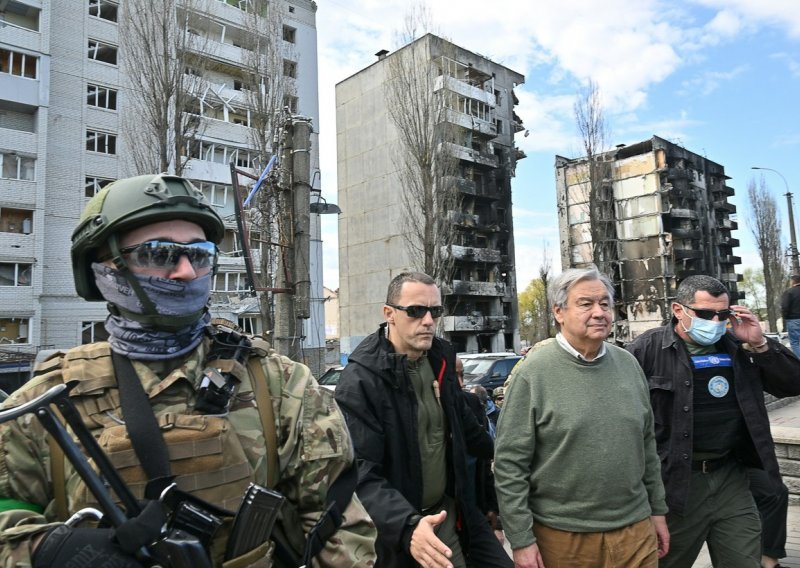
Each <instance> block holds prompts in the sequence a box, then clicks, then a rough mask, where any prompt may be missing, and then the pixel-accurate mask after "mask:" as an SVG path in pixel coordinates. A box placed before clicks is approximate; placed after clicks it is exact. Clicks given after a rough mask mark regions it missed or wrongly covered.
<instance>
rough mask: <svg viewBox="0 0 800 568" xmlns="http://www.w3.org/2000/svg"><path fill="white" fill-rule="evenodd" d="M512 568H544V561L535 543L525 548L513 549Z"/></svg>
mask: <svg viewBox="0 0 800 568" xmlns="http://www.w3.org/2000/svg"><path fill="white" fill-rule="evenodd" d="M512 552H513V554H514V568H544V560H542V554H541V552H539V545H538V544H536V543H535V542H534V543H533V544H531V545H530V546H526V547H525V548H515V549H514V550H513V551H512Z"/></svg>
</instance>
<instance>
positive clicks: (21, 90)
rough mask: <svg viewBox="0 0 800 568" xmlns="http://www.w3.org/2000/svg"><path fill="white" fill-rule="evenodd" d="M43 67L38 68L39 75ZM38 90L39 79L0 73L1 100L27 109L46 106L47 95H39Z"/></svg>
mask: <svg viewBox="0 0 800 568" xmlns="http://www.w3.org/2000/svg"><path fill="white" fill-rule="evenodd" d="M43 67H44V66H43V65H42V66H40V71H39V73H40V74H41V73H42V72H43V70H42V69H43ZM39 88H40V81H39V79H29V78H27V77H17V76H15V75H9V74H7V73H0V93H3V100H6V101H9V102H12V103H17V104H21V105H26V106H29V107H38V106H42V105H47V103H48V100H47V97H48V94H47V93H46V92H45V93H40V92H39Z"/></svg>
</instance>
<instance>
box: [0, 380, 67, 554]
mask: <svg viewBox="0 0 800 568" xmlns="http://www.w3.org/2000/svg"><path fill="white" fill-rule="evenodd" d="M60 382H61V375H60V372H59V371H58V370H54V371H52V372H46V373H44V374H43V375H41V376H38V377H36V378H34V379H32V380H31V381H29V382H28V383H27V384H26V385H24V386H23V387H22V388H21V389H19V390H17V391H16V392H14V393H13V394H12V395H11V396H10V397H9V398H8V399H7V400H6V401H5V402H4V403H3V408H9V407H12V406H18V405H19V404H21V403H23V402H26V401H28V400H31V399H33V398H35V397H36V396H38V395H40V394H42V393H43V392H45V391H46V390H47V389H48V388H50V387H52V386H54V385H56V384H58V383H60ZM49 458H50V456H49V446H48V445H47V439H46V436H45V431H44V428H42V426H41V424H40V423H39V421H38V420H37V419H36V417H35V416H34V415H33V414H28V415H26V416H23V417H22V418H19V419H18V420H16V421H11V422H6V423H5V424H0V566H30V543H31V539H32V537H33V536H34V535H36V534H38V533H41V532H44V531H46V530H48V529H49V528H51V527H52V526H54V525H55V524H57V523H54V522H52V521H55V515H54V513H53V505H52V490H51V484H50V459H49Z"/></svg>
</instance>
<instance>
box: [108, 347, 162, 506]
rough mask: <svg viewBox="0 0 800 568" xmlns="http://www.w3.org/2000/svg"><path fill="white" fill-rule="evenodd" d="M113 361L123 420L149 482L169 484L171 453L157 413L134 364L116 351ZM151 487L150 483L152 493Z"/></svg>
mask: <svg viewBox="0 0 800 568" xmlns="http://www.w3.org/2000/svg"><path fill="white" fill-rule="evenodd" d="M111 358H112V361H113V362H114V371H115V372H116V374H117V388H118V389H119V403H120V406H121V407H122V417H123V419H124V420H125V429H126V430H127V431H128V437H129V438H130V440H131V446H133V451H134V452H135V453H136V457H137V458H139V462H140V463H141V464H142V469H144V471H145V473H146V474H147V479H148V480H150V481H151V482H154V481H156V480H160V481H159V482H157V483H156V485H160V484H161V483H165V482H166V480H171V479H172V477H171V472H170V465H169V451H168V450H167V444H166V442H164V436H163V435H162V434H161V429H160V428H159V426H158V421H157V420H156V415H155V414H154V413H153V407H152V406H150V401H149V400H148V398H147V394H146V393H145V392H144V388H143V387H142V382H141V380H140V379H139V376H138V375H137V374H136V370H135V369H134V368H133V363H131V360H130V359H128V358H127V357H124V356H122V355H120V354H119V353H116V352H113V351H112V353H111ZM150 485H151V484H150V483H148V486H147V487H148V489H149V488H150ZM163 488H164V487H163V486H162V487H160V488H156V486H155V485H154V486H153V489H154V490H155V491H158V492H160V490H162V489H163ZM148 497H149V496H148Z"/></svg>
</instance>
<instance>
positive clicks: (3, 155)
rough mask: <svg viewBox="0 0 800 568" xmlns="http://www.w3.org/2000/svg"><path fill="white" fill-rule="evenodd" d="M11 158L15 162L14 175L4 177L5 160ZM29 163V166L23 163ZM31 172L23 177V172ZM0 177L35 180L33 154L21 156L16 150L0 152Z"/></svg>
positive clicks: (34, 159)
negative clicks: (26, 166)
mask: <svg viewBox="0 0 800 568" xmlns="http://www.w3.org/2000/svg"><path fill="white" fill-rule="evenodd" d="M9 158H13V159H14V160H15V162H16V167H15V168H14V169H15V175H14V177H6V175H5V174H6V160H8V159H9ZM25 163H29V166H30V167H29V168H25V167H24V164H25ZM28 171H30V172H31V176H30V177H23V176H22V173H23V172H28ZM0 179H13V180H16V181H36V158H35V157H33V156H23V155H20V154H17V153H16V152H0Z"/></svg>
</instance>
